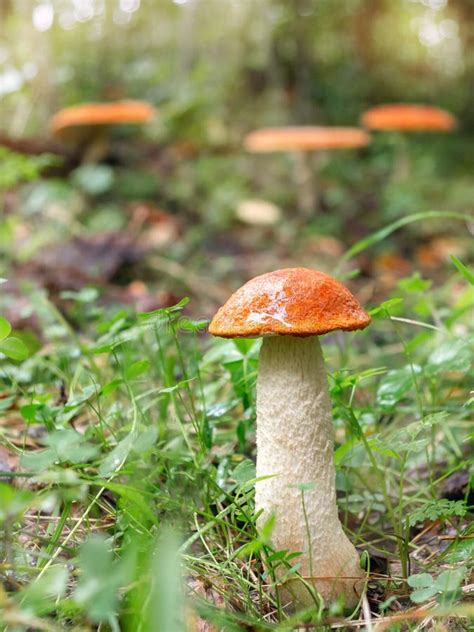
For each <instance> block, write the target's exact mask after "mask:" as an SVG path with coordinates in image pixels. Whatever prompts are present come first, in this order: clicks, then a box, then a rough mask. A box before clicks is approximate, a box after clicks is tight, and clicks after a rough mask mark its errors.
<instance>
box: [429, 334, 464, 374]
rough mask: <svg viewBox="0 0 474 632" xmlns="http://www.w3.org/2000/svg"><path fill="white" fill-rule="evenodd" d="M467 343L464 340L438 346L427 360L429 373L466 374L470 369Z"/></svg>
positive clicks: (448, 341) (450, 341)
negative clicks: (456, 372)
mask: <svg viewBox="0 0 474 632" xmlns="http://www.w3.org/2000/svg"><path fill="white" fill-rule="evenodd" d="M469 347H470V345H469V341H468V340H466V339H464V338H458V339H454V340H447V341H446V342H444V343H443V344H441V345H439V346H438V347H437V348H436V349H435V350H434V351H433V353H432V354H431V355H430V357H429V358H428V362H427V366H428V369H429V371H430V373H439V372H441V371H462V372H467V371H469V369H470V368H471V350H470V348H469Z"/></svg>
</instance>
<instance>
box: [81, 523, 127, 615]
mask: <svg viewBox="0 0 474 632" xmlns="http://www.w3.org/2000/svg"><path fill="white" fill-rule="evenodd" d="M131 561H132V560H131V558H130V557H128V558H123V559H122V560H120V561H114V559H113V555H112V552H111V550H110V547H109V545H108V543H107V542H106V540H105V538H104V537H102V536H98V535H94V536H92V537H90V538H89V539H88V540H87V541H86V543H85V544H83V545H82V547H81V551H80V554H79V567H80V569H81V575H80V578H79V582H78V584H77V588H76V590H75V592H74V600H75V601H76V602H77V603H78V604H81V605H85V606H86V608H87V613H88V615H89V617H90V618H91V619H92V620H93V621H94V622H99V621H106V620H108V618H109V617H110V616H112V615H113V614H114V613H115V612H116V609H117V604H118V590H119V588H121V587H122V586H124V585H125V584H126V583H127V581H129V580H130V577H131V572H132V569H131V564H130V562H131Z"/></svg>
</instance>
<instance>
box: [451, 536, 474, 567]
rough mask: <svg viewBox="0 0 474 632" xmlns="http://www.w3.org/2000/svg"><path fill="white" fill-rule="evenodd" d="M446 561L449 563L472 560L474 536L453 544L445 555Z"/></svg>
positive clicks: (473, 556) (473, 558) (473, 555)
mask: <svg viewBox="0 0 474 632" xmlns="http://www.w3.org/2000/svg"><path fill="white" fill-rule="evenodd" d="M446 560H447V561H448V562H451V563H454V562H465V561H466V560H474V534H473V535H471V537H469V538H466V539H465V540H459V541H458V542H453V544H452V545H451V546H450V547H449V552H448V553H447V554H446Z"/></svg>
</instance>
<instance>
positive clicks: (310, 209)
mask: <svg viewBox="0 0 474 632" xmlns="http://www.w3.org/2000/svg"><path fill="white" fill-rule="evenodd" d="M294 160H295V168H294V169H295V175H294V179H295V184H296V187H297V194H298V198H297V203H298V211H299V214H300V219H302V220H307V219H310V218H311V217H312V216H313V215H314V214H315V213H316V212H317V207H318V203H319V199H318V198H319V196H318V189H317V185H316V174H315V173H314V170H313V168H312V167H313V165H312V164H311V160H310V155H309V153H308V152H306V151H296V152H295V153H294Z"/></svg>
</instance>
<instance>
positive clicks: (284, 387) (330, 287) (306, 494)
mask: <svg viewBox="0 0 474 632" xmlns="http://www.w3.org/2000/svg"><path fill="white" fill-rule="evenodd" d="M369 322H370V318H369V316H368V315H367V314H366V313H365V312H364V310H363V309H362V308H361V306H360V305H359V303H358V302H357V300H356V299H355V297H354V296H353V295H352V294H351V293H350V292H349V291H348V290H347V289H346V288H345V287H344V286H342V285H341V284H340V283H339V282H338V281H336V280H335V279H333V278H331V277H330V276H328V275H326V274H323V273H321V272H317V271H316V270H308V269H305V268H289V269H285V270H277V271H275V272H271V273H269V274H264V275H261V276H259V277H256V278H255V279H253V280H251V281H249V282H248V283H246V284H245V285H244V286H242V287H241V288H240V289H239V290H238V291H237V292H236V293H235V294H233V295H232V296H231V297H230V299H229V300H228V301H227V303H226V304H225V305H224V306H223V307H221V308H220V310H219V311H218V312H217V314H216V316H215V317H214V319H213V321H212V322H211V325H210V328H209V330H210V332H211V333H212V334H214V335H218V336H222V337H226V338H233V337H255V336H263V344H262V349H261V353H260V366H259V375H258V381H257V477H258V478H260V479H262V480H259V481H258V482H257V484H256V498H255V504H256V511H257V512H259V513H260V515H259V518H258V526H259V527H260V528H261V526H262V525H263V524H264V523H265V522H266V521H267V520H268V519H269V518H270V516H272V515H274V516H275V526H274V528H273V531H272V535H271V538H272V545H273V546H274V548H275V549H277V550H288V551H290V552H295V551H299V552H301V555H300V556H299V557H298V558H296V559H295V560H294V562H300V563H301V568H300V570H299V572H300V574H301V575H302V576H303V577H304V578H305V579H306V580H307V582H308V584H309V585H310V586H314V587H315V588H316V589H317V590H318V592H319V593H320V594H321V596H322V597H323V599H324V601H325V602H326V603H329V602H330V601H332V600H333V599H335V598H337V597H340V596H343V597H344V601H345V604H346V605H347V606H353V605H355V604H356V603H357V600H358V598H359V596H360V590H361V587H362V578H363V572H362V570H361V568H360V565H359V556H358V554H357V551H356V549H355V548H354V546H353V545H352V543H351V542H350V541H349V539H348V538H347V536H346V535H345V533H344V531H343V528H342V525H341V523H340V521H339V517H338V511H337V504H336V489H335V468H334V461H333V449H334V433H333V426H332V415H331V402H330V398H329V392H328V384H327V375H326V370H325V367H324V360H323V355H322V352H321V346H320V343H319V339H318V336H319V335H321V334H324V333H327V332H329V331H333V330H336V329H342V330H354V329H363V328H364V327H366V326H367V325H368V324H369ZM282 597H283V598H284V600H285V601H291V602H292V603H293V605H295V606H296V607H301V606H307V605H311V604H312V603H314V599H313V596H312V594H311V592H310V591H309V590H308V588H307V587H306V586H305V584H304V583H303V582H301V581H300V580H299V579H298V578H295V579H292V580H290V581H287V583H286V584H285V586H284V587H283V590H282Z"/></svg>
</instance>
